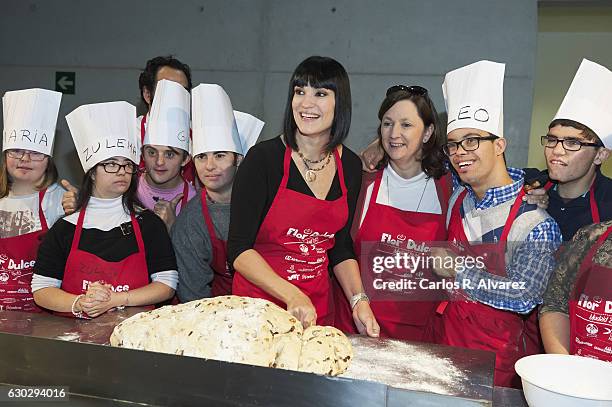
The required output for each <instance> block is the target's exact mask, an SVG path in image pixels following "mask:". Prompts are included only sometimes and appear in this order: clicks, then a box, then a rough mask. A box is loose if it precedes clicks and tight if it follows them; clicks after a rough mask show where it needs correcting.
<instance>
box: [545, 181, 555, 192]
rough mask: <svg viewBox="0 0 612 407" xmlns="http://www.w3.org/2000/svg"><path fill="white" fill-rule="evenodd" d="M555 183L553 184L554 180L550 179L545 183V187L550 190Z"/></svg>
mask: <svg viewBox="0 0 612 407" xmlns="http://www.w3.org/2000/svg"><path fill="white" fill-rule="evenodd" d="M553 185H555V184H553V183H552V182H550V181H548V182H547V183H546V184H544V189H545V190H547V191H548V190H549V189H551V188H552V186H553Z"/></svg>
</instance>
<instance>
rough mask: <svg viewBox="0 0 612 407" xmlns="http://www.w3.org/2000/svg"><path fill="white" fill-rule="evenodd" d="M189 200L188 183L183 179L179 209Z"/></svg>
mask: <svg viewBox="0 0 612 407" xmlns="http://www.w3.org/2000/svg"><path fill="white" fill-rule="evenodd" d="M188 201H189V183H188V182H187V181H185V180H183V198H182V199H181V209H183V208H184V207H185V205H187V202H188Z"/></svg>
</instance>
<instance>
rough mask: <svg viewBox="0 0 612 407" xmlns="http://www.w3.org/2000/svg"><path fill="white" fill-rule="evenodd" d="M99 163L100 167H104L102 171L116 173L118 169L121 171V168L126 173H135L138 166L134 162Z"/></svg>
mask: <svg viewBox="0 0 612 407" xmlns="http://www.w3.org/2000/svg"><path fill="white" fill-rule="evenodd" d="M99 165H101V166H102V168H104V171H105V172H107V173H109V174H116V173H118V172H119V171H121V169H122V168H123V169H124V170H125V173H126V174H130V175H132V174H136V173H137V172H138V167H137V166H136V164H134V163H126V164H119V163H113V162H110V163H100V164H99Z"/></svg>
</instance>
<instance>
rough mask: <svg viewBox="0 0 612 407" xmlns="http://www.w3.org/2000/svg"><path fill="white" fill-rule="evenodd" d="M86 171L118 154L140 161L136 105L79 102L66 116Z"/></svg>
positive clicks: (135, 161)
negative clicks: (85, 103) (83, 103)
mask: <svg viewBox="0 0 612 407" xmlns="http://www.w3.org/2000/svg"><path fill="white" fill-rule="evenodd" d="M66 121H67V122H68V127H69V128H70V133H72V139H73V140H74V145H75V147H76V149H77V153H78V155H79V159H80V160H81V165H82V166H83V171H85V172H87V171H89V169H91V168H92V167H94V166H95V165H96V164H98V163H100V162H102V161H104V160H106V159H108V158H111V157H115V156H120V157H125V158H128V159H130V160H132V161H133V162H134V163H136V164H138V163H139V162H140V137H139V135H138V133H137V131H136V108H135V107H134V106H132V105H131V104H129V103H127V102H108V103H96V104H93V105H83V106H79V107H78V108H76V109H75V110H73V111H72V112H71V113H69V114H68V115H67V116H66Z"/></svg>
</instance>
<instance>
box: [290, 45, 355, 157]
mask: <svg viewBox="0 0 612 407" xmlns="http://www.w3.org/2000/svg"><path fill="white" fill-rule="evenodd" d="M295 86H312V87H313V88H324V89H330V90H333V91H334V94H335V102H336V105H335V108H334V121H333V123H332V128H331V138H330V140H329V143H328V144H327V147H326V149H327V150H328V151H331V150H333V149H334V148H335V147H337V146H338V145H340V144H342V142H343V141H344V140H345V139H346V137H347V136H348V133H349V128H350V126H351V112H352V105H351V85H350V82H349V77H348V74H347V73H346V70H345V69H344V67H343V66H342V65H341V64H340V63H339V62H338V61H336V60H335V59H333V58H329V57H320V56H311V57H308V58H306V59H305V60H303V61H302V62H301V63H300V64H299V65H298V66H297V68H295V71H294V72H293V75H292V76H291V79H290V80H289V91H288V94H287V105H286V106H285V117H284V119H283V134H284V135H285V140H286V141H287V144H288V145H289V147H291V148H292V149H294V150H297V149H298V147H297V143H296V141H295V132H296V130H297V124H296V123H295V119H294V118H293V109H292V107H291V102H292V101H293V93H294V91H293V88H294V87H295Z"/></svg>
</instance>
